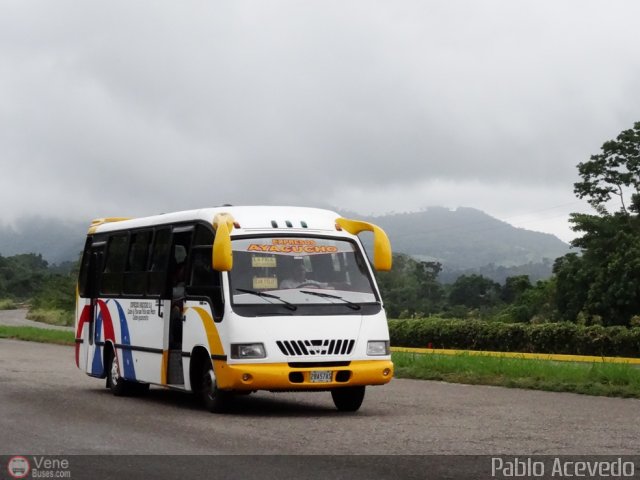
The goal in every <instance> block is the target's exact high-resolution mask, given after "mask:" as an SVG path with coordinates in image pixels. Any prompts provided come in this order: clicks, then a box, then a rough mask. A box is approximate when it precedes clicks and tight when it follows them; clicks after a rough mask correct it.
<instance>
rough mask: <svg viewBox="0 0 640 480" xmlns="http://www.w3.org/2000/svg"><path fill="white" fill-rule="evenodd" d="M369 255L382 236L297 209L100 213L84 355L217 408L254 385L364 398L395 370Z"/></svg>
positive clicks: (80, 345)
mask: <svg viewBox="0 0 640 480" xmlns="http://www.w3.org/2000/svg"><path fill="white" fill-rule="evenodd" d="M364 231H370V232H372V233H373V262H372V263H373V266H374V267H375V268H376V269H378V270H389V269H390V268H391V247H390V244H389V240H388V238H387V235H386V234H385V233H384V231H382V230H381V229H380V228H379V227H377V226H375V225H372V224H370V223H367V222H362V221H357V220H349V219H346V218H342V217H341V216H340V215H338V214H337V213H334V212H331V211H327V210H320V209H313V208H301V207H268V206H252V207H250V206H243V207H240V206H236V207H234V206H224V207H215V208H204V209H200V210H192V211H184V212H176V213H169V214H162V215H156V216H151V217H146V218H136V219H126V218H103V219H97V220H95V221H94V222H93V223H92V224H91V226H90V228H89V233H88V236H87V240H86V244H85V248H84V253H83V257H82V262H81V267H80V274H79V280H78V295H77V297H78V298H77V308H76V325H75V331H76V351H75V357H76V363H77V365H78V367H79V368H80V369H81V370H83V371H85V372H86V373H87V374H88V375H90V376H93V377H98V378H106V384H107V387H108V388H110V389H111V390H112V391H113V393H114V394H115V395H125V394H130V393H135V392H139V391H144V390H145V389H147V388H148V387H149V385H160V386H164V387H168V388H172V389H179V390H183V391H187V392H194V393H195V394H196V395H197V396H198V397H200V398H201V400H202V402H203V403H204V405H205V407H206V408H207V409H208V410H210V411H212V412H221V411H225V410H227V409H228V408H229V407H230V406H231V405H232V403H233V398H234V395H237V394H242V393H244V394H246V393H251V392H255V391H258V390H268V391H328V392H331V396H332V398H333V402H334V404H335V406H336V408H337V409H338V410H341V411H356V410H358V408H360V406H361V404H362V401H363V398H364V394H365V387H366V386H368V385H383V384H386V383H388V382H389V381H390V380H391V378H392V376H393V364H392V362H391V356H390V348H389V331H388V328H387V320H386V317H385V312H384V309H383V305H382V299H381V297H380V292H379V290H378V287H377V286H376V282H375V279H374V275H373V270H372V266H371V265H370V262H369V260H368V258H367V255H366V253H365V250H364V248H363V245H362V243H361V241H360V239H359V238H358V234H360V233H361V232H364Z"/></svg>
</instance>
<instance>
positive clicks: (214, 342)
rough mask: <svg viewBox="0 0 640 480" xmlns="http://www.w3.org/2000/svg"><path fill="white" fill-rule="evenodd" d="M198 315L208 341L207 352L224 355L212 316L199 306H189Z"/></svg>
mask: <svg viewBox="0 0 640 480" xmlns="http://www.w3.org/2000/svg"><path fill="white" fill-rule="evenodd" d="M189 308H191V309H193V310H195V312H196V313H197V314H198V315H199V316H200V320H202V325H203V326H204V330H205V331H206V332H207V342H208V343H209V353H210V354H211V355H224V348H223V347H222V341H220V335H219V334H218V329H217V328H216V327H215V325H214V322H213V317H212V316H211V315H209V312H207V311H206V310H205V309H204V308H201V307H189Z"/></svg>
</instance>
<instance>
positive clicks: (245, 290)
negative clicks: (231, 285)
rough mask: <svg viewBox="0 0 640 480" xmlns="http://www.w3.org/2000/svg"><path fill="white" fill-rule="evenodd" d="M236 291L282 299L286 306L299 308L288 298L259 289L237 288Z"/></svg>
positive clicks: (294, 308)
mask: <svg viewBox="0 0 640 480" xmlns="http://www.w3.org/2000/svg"><path fill="white" fill-rule="evenodd" d="M236 292H242V293H250V294H251V295H255V296H257V297H262V298H275V299H276V300H280V301H281V302H282V303H283V304H284V308H288V309H289V310H297V309H298V307H296V306H295V305H293V304H292V303H289V302H287V301H286V300H283V299H282V298H280V297H279V296H277V295H272V294H270V293H265V292H259V291H258V290H248V289H246V288H236Z"/></svg>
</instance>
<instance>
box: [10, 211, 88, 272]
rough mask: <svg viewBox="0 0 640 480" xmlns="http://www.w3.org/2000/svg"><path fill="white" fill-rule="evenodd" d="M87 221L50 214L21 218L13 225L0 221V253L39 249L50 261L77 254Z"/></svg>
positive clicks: (80, 250) (34, 251)
mask: <svg viewBox="0 0 640 480" xmlns="http://www.w3.org/2000/svg"><path fill="white" fill-rule="evenodd" d="M89 223H91V222H90V220H89V221H81V220H79V221H76V222H69V221H61V220H55V219H51V218H41V217H29V218H22V219H20V220H18V221H17V222H16V224H15V225H14V226H2V225H0V255H2V256H5V257H8V256H11V255H16V254H19V253H41V254H42V256H43V257H44V259H45V260H47V261H48V262H49V263H56V264H59V263H62V262H65V261H74V260H77V259H78V258H79V255H80V253H81V252H82V248H83V247H84V240H85V237H86V234H87V230H88V228H89Z"/></svg>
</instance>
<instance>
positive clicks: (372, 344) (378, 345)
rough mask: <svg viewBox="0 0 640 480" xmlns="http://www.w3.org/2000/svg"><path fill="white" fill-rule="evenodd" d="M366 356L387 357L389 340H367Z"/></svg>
mask: <svg viewBox="0 0 640 480" xmlns="http://www.w3.org/2000/svg"><path fill="white" fill-rule="evenodd" d="M367 355H389V340H369V342H368V343H367Z"/></svg>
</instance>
